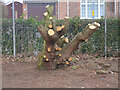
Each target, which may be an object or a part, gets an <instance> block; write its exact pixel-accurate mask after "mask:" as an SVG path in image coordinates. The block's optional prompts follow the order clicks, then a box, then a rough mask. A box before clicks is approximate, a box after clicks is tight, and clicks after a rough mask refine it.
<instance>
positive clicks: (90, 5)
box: [80, 0, 104, 19]
mask: <svg viewBox="0 0 120 90" xmlns="http://www.w3.org/2000/svg"><path fill="white" fill-rule="evenodd" d="M80 3H81V4H80V5H81V14H80V15H81V18H82V19H93V18H94V19H100V18H101V16H104V0H81V2H80Z"/></svg>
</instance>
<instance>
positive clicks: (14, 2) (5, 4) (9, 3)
mask: <svg viewBox="0 0 120 90" xmlns="http://www.w3.org/2000/svg"><path fill="white" fill-rule="evenodd" d="M16 2H17V3H21V4H22V2H19V1H15V2H14V3H16ZM9 4H12V1H11V2H8V3H6V4H5V5H6V6H7V5H9Z"/></svg>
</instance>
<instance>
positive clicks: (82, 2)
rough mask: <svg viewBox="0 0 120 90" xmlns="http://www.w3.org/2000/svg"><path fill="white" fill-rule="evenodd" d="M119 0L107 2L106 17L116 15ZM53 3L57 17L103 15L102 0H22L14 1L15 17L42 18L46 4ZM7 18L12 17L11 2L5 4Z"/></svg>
mask: <svg viewBox="0 0 120 90" xmlns="http://www.w3.org/2000/svg"><path fill="white" fill-rule="evenodd" d="M118 2H119V0H111V2H107V3H106V6H107V10H106V13H107V17H109V18H112V17H118V12H119V9H118V8H119V3H118ZM48 4H49V5H53V6H54V12H53V14H54V15H55V16H56V18H58V19H63V18H64V17H65V16H69V17H74V16H78V17H80V18H81V19H92V18H95V19H100V18H101V17H102V16H104V0H93V2H92V0H23V3H19V2H15V17H16V18H19V17H20V16H21V15H22V14H24V19H28V18H29V17H30V16H33V17H36V16H38V17H39V18H40V20H42V19H43V13H44V12H45V11H46V8H45V7H46V5H48ZM7 7H8V18H12V3H10V4H8V5H7Z"/></svg>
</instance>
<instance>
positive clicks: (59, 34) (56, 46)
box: [38, 5, 100, 69]
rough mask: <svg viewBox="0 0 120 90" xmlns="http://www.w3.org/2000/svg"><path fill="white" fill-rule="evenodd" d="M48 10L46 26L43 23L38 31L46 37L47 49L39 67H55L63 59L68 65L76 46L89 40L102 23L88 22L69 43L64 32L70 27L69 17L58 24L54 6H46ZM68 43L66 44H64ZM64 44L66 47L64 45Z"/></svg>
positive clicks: (41, 57)
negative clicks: (61, 23)
mask: <svg viewBox="0 0 120 90" xmlns="http://www.w3.org/2000/svg"><path fill="white" fill-rule="evenodd" d="M46 9H47V12H45V13H44V19H45V26H43V25H42V24H41V25H39V26H38V31H39V32H40V34H41V36H42V37H43V38H44V40H45V42H46V44H45V48H44V49H45V51H44V52H43V53H41V55H40V58H39V59H40V60H39V63H38V67H39V68H42V67H44V68H46V69H55V68H56V67H57V65H58V64H61V63H62V62H63V61H64V62H66V64H67V65H68V64H69V62H70V61H71V60H72V59H71V57H70V55H71V54H72V52H73V51H74V50H75V48H76V47H77V46H78V45H79V44H80V43H82V42H84V41H87V40H88V38H89V37H90V36H91V35H92V34H93V33H94V32H95V31H96V30H97V29H98V28H99V27H100V24H99V23H97V22H94V23H92V24H88V25H87V26H86V28H85V29H84V30H83V31H82V32H80V33H78V34H77V35H76V36H75V37H74V38H73V40H72V41H71V42H70V43H69V40H68V38H67V37H64V34H65V33H66V32H67V30H68V27H69V17H67V16H66V17H65V18H64V23H63V25H62V26H56V23H55V17H54V16H53V15H52V13H53V6H50V5H47V6H46ZM66 43H68V44H67V45H66V46H64V44H66ZM63 46H64V47H63Z"/></svg>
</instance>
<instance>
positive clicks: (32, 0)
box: [23, 0, 58, 3]
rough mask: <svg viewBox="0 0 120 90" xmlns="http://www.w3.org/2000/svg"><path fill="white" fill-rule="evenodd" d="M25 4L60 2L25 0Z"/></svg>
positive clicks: (55, 0)
mask: <svg viewBox="0 0 120 90" xmlns="http://www.w3.org/2000/svg"><path fill="white" fill-rule="evenodd" d="M23 2H28V3H53V2H58V0H23Z"/></svg>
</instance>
